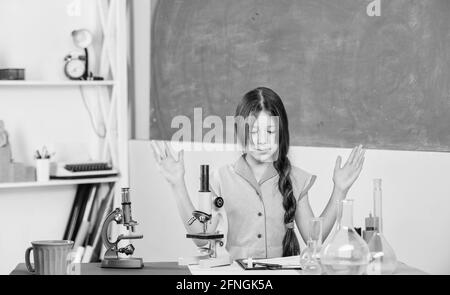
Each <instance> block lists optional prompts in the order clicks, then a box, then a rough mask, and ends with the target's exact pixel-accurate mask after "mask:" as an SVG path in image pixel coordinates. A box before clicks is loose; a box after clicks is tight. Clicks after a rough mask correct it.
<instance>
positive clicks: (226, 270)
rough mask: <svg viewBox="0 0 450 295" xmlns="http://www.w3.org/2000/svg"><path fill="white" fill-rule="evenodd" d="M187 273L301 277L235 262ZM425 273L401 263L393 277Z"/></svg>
mask: <svg viewBox="0 0 450 295" xmlns="http://www.w3.org/2000/svg"><path fill="white" fill-rule="evenodd" d="M189 271H190V272H191V273H192V274H193V275H246V276H247V275H302V271H301V270H291V269H285V270H244V269H243V268H242V267H240V266H239V264H237V263H236V262H233V264H231V265H228V266H219V267H212V268H201V267H200V266H198V265H189ZM426 274H427V273H425V272H423V271H421V270H419V269H416V268H413V267H410V266H408V265H406V264H404V263H402V262H399V263H398V267H397V270H396V271H395V273H394V275H426Z"/></svg>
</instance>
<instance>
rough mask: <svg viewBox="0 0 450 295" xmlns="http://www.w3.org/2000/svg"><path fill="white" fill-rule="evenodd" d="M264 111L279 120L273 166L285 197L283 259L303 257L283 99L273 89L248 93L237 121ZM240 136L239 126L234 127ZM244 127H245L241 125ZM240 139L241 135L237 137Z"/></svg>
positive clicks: (245, 141) (241, 104) (244, 139)
mask: <svg viewBox="0 0 450 295" xmlns="http://www.w3.org/2000/svg"><path fill="white" fill-rule="evenodd" d="M261 111H266V112H268V113H269V114H270V115H271V116H275V117H277V119H278V120H277V122H278V158H277V160H275V161H274V163H273V165H274V167H275V169H276V170H277V172H278V175H279V180H278V189H279V190H280V192H281V194H282V196H283V208H284V210H285V213H284V223H285V225H286V233H285V235H284V238H283V256H293V255H298V254H300V245H299V243H298V240H297V236H296V235H295V232H294V227H293V224H294V217H295V211H296V209H297V203H296V201H295V197H294V193H293V189H292V182H291V178H290V173H291V162H290V161H289V158H288V157H287V154H288V151H289V128H288V118H287V114H286V110H285V108H284V105H283V102H282V101H281V98H280V96H279V95H278V94H277V93H276V92H275V91H273V90H272V89H270V88H266V87H258V88H256V89H253V90H251V91H249V92H248V93H246V94H245V95H244V97H243V98H242V101H241V102H240V103H239V105H238V107H237V108H236V114H235V117H236V118H239V117H240V118H248V117H249V116H254V117H256V116H257V115H258V114H259V113H260V112H261ZM235 127H236V131H237V132H236V133H238V134H239V131H238V128H239V126H238V124H236V125H235ZM241 127H242V126H241ZM238 136H239V135H238ZM248 139H249V136H248V125H246V126H245V136H244V138H243V139H241V143H242V144H243V145H244V147H247V144H248Z"/></svg>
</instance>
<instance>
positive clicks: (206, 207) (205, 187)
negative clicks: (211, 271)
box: [178, 165, 231, 268]
mask: <svg viewBox="0 0 450 295" xmlns="http://www.w3.org/2000/svg"><path fill="white" fill-rule="evenodd" d="M223 205H224V200H223V198H221V197H215V198H214V197H213V196H212V194H211V191H210V190H209V166H208V165H201V166H200V191H199V210H195V211H194V212H192V217H191V218H190V219H189V220H188V221H187V223H188V225H192V224H193V223H194V222H196V221H198V222H200V223H201V224H202V227H203V231H202V232H200V233H197V234H186V238H188V239H197V240H202V241H205V242H206V245H205V246H202V247H199V249H198V250H199V252H200V255H197V256H194V257H188V258H180V259H179V261H178V264H179V265H191V264H198V265H199V266H200V267H203V268H208V267H215V266H223V265H230V264H231V258H230V255H229V254H228V252H227V251H226V249H225V244H226V241H225V235H224V233H226V232H227V228H228V221H227V219H226V214H225V209H224V208H223ZM208 226H213V227H214V226H217V227H216V228H217V230H216V232H214V233H208Z"/></svg>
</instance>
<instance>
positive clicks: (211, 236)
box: [186, 233, 224, 240]
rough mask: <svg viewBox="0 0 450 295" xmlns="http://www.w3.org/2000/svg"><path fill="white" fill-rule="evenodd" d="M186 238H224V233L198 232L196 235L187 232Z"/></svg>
mask: <svg viewBox="0 0 450 295" xmlns="http://www.w3.org/2000/svg"><path fill="white" fill-rule="evenodd" d="M186 238H188V239H199V240H219V239H223V238H224V235H223V234H204V233H198V234H195V235H192V234H187V235H186Z"/></svg>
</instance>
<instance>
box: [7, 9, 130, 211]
mask: <svg viewBox="0 0 450 295" xmlns="http://www.w3.org/2000/svg"><path fill="white" fill-rule="evenodd" d="M95 5H96V7H97V10H98V14H99V15H98V17H99V20H100V25H101V32H102V35H103V36H102V37H103V38H102V46H101V54H100V63H99V73H98V74H99V75H100V76H101V77H109V78H107V79H108V80H97V81H82V80H80V81H77V80H61V81H45V80H30V81H27V80H22V81H5V80H3V81H0V89H1V88H16V87H17V88H19V87H26V88H29V87H31V88H35V87H40V88H42V89H43V90H45V91H48V88H49V87H52V88H59V87H80V88H81V90H82V91H83V89H84V88H89V89H90V90H92V89H94V90H97V91H96V92H95V94H94V95H93V97H90V98H89V99H90V100H91V99H98V100H99V105H100V109H99V110H98V113H99V114H100V118H97V119H98V120H99V121H101V122H102V123H103V124H104V126H105V130H106V136H105V138H104V139H100V138H98V139H96V141H97V142H96V145H97V146H98V152H97V158H98V159H97V160H99V161H107V162H111V164H112V165H113V166H114V167H116V169H117V170H118V171H119V172H120V176H117V177H109V178H90V179H82V180H81V179H79V180H51V181H49V182H45V183H38V182H17V183H0V189H14V188H24V187H39V186H42V187H48V186H62V185H75V184H82V183H108V182H109V183H111V182H114V183H119V182H120V185H115V197H114V206H117V205H119V204H120V188H121V187H128V186H129V179H128V138H129V136H128V90H127V89H128V84H127V50H128V48H127V5H128V1H127V0H96V2H95ZM90 94H92V91H91V92H90Z"/></svg>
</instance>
